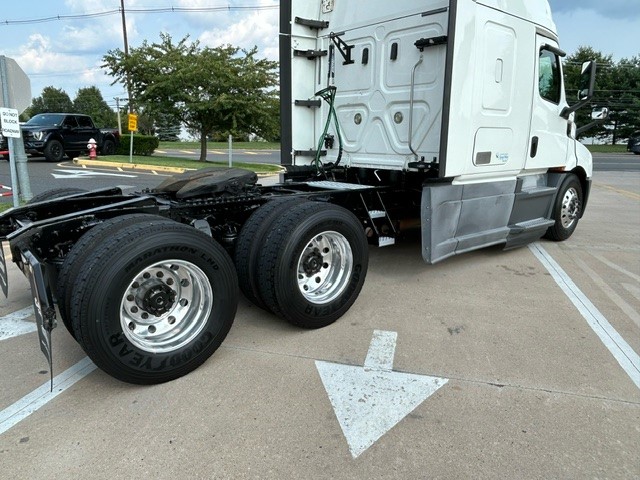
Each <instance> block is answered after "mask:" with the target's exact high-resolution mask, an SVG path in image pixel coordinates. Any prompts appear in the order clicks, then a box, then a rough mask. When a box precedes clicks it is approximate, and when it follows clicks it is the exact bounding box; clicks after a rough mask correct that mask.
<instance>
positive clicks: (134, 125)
mask: <svg viewBox="0 0 640 480" xmlns="http://www.w3.org/2000/svg"><path fill="white" fill-rule="evenodd" d="M129 131H130V132H137V131H138V115H136V114H135V113H130V114H129Z"/></svg>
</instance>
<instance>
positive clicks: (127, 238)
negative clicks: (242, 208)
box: [70, 221, 238, 384]
mask: <svg viewBox="0 0 640 480" xmlns="http://www.w3.org/2000/svg"><path fill="white" fill-rule="evenodd" d="M114 229H115V233H114V234H113V235H107V234H106V233H105V234H104V236H103V237H102V239H101V240H100V241H98V242H96V243H95V244H94V246H93V249H92V255H91V258H89V259H87V261H86V262H85V263H84V264H83V267H82V269H81V271H80V272H79V273H78V275H77V276H76V279H75V282H74V285H73V290H74V291H73V293H72V295H71V302H70V312H71V321H72V323H73V329H74V332H75V334H76V338H77V339H78V343H80V345H81V346H82V348H83V349H84V350H85V352H86V353H87V355H88V356H89V357H90V358H91V360H93V362H94V363H95V364H96V365H97V366H98V367H99V368H101V369H102V370H104V371H105V372H106V373H108V374H110V375H112V376H113V377H115V378H117V379H119V380H122V381H124V382H130V383H137V384H155V383H162V382H167V381H170V380H173V379H175V378H178V377H181V376H183V375H186V374H187V373H189V372H191V371H192V370H194V369H195V368H197V367H198V366H199V365H201V364H202V363H203V362H204V361H205V360H206V359H207V358H209V357H210V356H211V355H212V354H213V352H215V350H216V349H217V348H218V347H219V346H220V344H221V343H222V341H223V340H224V338H225V337H226V335H227V333H228V332H229V329H230V328H231V325H232V323H233V318H234V316H235V313H236V308H237V303H238V283H237V277H236V274H235V270H234V268H233V263H232V261H231V258H230V257H229V255H228V254H227V253H226V251H225V250H224V249H223V248H222V247H221V246H220V245H219V244H217V243H216V242H214V241H213V240H212V239H211V238H210V237H208V236H207V235H205V234H204V233H202V232H199V231H197V230H196V229H194V228H192V227H189V226H187V225H183V224H180V223H177V222H168V223H167V222H158V223H152V224H149V222H145V221H141V222H138V223H135V224H133V225H128V226H126V227H124V228H117V227H114ZM191 307H194V308H191Z"/></svg>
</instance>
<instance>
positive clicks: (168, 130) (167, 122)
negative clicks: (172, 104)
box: [155, 113, 181, 142]
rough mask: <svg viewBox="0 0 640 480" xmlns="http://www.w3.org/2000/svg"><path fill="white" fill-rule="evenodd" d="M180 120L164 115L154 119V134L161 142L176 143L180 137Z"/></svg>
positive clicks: (161, 114)
mask: <svg viewBox="0 0 640 480" xmlns="http://www.w3.org/2000/svg"><path fill="white" fill-rule="evenodd" d="M180 130H181V128H180V120H177V119H175V118H174V117H172V116H171V115H168V114H166V113H160V114H158V115H157V116H156V118H155V134H156V137H158V140H160V141H161V142H177V141H178V136H179V135H180Z"/></svg>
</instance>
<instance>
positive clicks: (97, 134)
mask: <svg viewBox="0 0 640 480" xmlns="http://www.w3.org/2000/svg"><path fill="white" fill-rule="evenodd" d="M21 128H22V138H23V140H24V149H25V152H26V153H30V154H35V155H44V157H45V158H46V159H47V160H48V161H50V162H60V161H62V159H63V158H64V156H65V154H66V156H67V157H69V158H75V157H77V156H79V155H80V154H81V153H82V152H83V151H85V150H86V149H87V143H88V142H89V140H90V139H92V138H93V139H94V140H95V141H96V143H97V145H98V152H99V153H100V154H102V155H113V154H114V153H115V151H116V147H117V146H118V142H119V140H120V136H119V134H118V130H115V129H114V130H112V129H105V130H100V129H98V128H96V126H95V125H94V123H93V120H92V119H91V117H90V116H89V115H81V114H77V113H40V114H38V115H34V116H33V117H32V118H31V119H29V121H27V122H26V123H24V124H23V125H22V126H21ZM6 150H8V148H7V140H6V138H1V139H0V151H6ZM5 158H8V157H7V156H6V155H5Z"/></svg>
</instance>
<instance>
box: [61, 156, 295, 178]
mask: <svg viewBox="0 0 640 480" xmlns="http://www.w3.org/2000/svg"><path fill="white" fill-rule="evenodd" d="M73 163H75V164H76V165H83V166H87V167H114V168H125V169H129V170H146V171H149V172H166V173H184V172H187V171H195V170H197V169H195V168H183V167H163V166H160V165H146V164H141V163H121V162H103V161H102V160H89V159H86V158H74V159H73ZM277 166H279V165H277ZM284 172H285V169H284V167H280V171H279V172H273V173H259V174H258V177H271V176H273V175H279V174H281V173H284Z"/></svg>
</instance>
